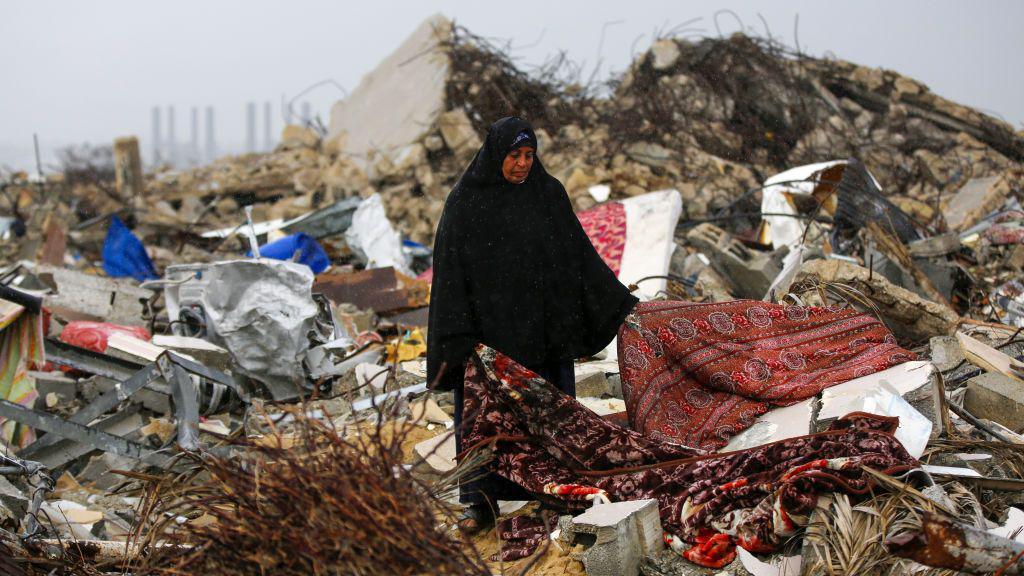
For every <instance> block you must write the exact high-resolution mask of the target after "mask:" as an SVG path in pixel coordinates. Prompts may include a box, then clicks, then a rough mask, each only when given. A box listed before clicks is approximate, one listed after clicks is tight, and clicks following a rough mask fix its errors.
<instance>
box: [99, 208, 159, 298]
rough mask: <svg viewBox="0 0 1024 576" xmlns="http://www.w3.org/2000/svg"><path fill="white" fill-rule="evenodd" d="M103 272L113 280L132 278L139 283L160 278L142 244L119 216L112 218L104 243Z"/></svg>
mask: <svg viewBox="0 0 1024 576" xmlns="http://www.w3.org/2000/svg"><path fill="white" fill-rule="evenodd" d="M103 271H104V272H106V273H107V276H110V277H112V278H122V277H125V276H131V277H132V278H135V279H136V280H138V281H139V282H143V281H145V280H153V279H154V278H159V277H160V275H159V274H157V273H156V268H154V267H153V261H152V260H150V259H149V254H146V248H145V247H144V246H143V245H142V242H140V241H139V239H138V238H137V237H136V236H135V234H133V233H132V231H131V230H129V229H128V227H127V226H125V225H124V222H121V219H120V218H118V217H117V216H112V217H111V218H110V228H108V229H107V239H106V240H104V241H103Z"/></svg>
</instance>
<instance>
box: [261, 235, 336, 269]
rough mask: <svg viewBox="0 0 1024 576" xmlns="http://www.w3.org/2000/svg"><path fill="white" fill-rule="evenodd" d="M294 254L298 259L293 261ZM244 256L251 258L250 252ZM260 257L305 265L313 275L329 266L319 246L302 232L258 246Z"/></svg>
mask: <svg viewBox="0 0 1024 576" xmlns="http://www.w3.org/2000/svg"><path fill="white" fill-rule="evenodd" d="M296 252H298V253H299V258H298V260H293V259H294V258H295V253H296ZM245 255H246V256H248V257H251V256H252V252H251V251H250V252H247V253H246V254H245ZM260 256H262V257H264V258H273V259H274V260H293V261H295V262H298V263H299V264H305V265H306V266H309V269H310V270H312V271H313V274H319V273H321V272H323V271H324V270H327V269H328V268H329V267H330V266H331V260H330V258H328V257H327V253H326V252H324V249H323V248H322V247H321V246H320V244H318V243H317V241H316V240H314V239H313V238H312V237H311V236H308V235H306V234H304V233H302V232H299V233H298V234H292V235H291V236H285V237H284V238H279V239H277V240H275V241H273V242H271V243H269V244H264V245H263V246H260Z"/></svg>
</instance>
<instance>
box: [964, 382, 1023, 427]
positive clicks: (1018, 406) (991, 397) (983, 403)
mask: <svg viewBox="0 0 1024 576" xmlns="http://www.w3.org/2000/svg"><path fill="white" fill-rule="evenodd" d="M964 408H965V409H966V410H967V411H968V412H970V413H971V415H972V416H976V417H978V418H986V419H988V420H992V421H993V422H998V423H999V424H1002V425H1003V426H1006V427H1007V428H1009V429H1010V430H1013V431H1014V432H1018V433H1019V432H1022V431H1024V385H1022V384H1021V383H1020V382H1018V381H1016V380H1013V379H1011V378H1008V377H1007V376H1004V375H1002V374H999V373H996V372H988V373H986V374H982V375H980V376H976V377H974V378H971V379H970V380H968V381H967V394H965V395H964Z"/></svg>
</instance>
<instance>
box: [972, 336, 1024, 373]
mask: <svg viewBox="0 0 1024 576" xmlns="http://www.w3.org/2000/svg"><path fill="white" fill-rule="evenodd" d="M956 339H957V341H958V342H960V349H961V350H963V353H964V356H965V357H966V358H967V361H968V362H970V363H971V364H974V365H975V366H977V367H978V368H981V369H983V370H986V371H988V372H998V373H1000V374H1002V375H1004V376H1006V377H1008V378H1012V379H1014V380H1016V381H1018V382H1021V383H1024V379H1021V375H1020V373H1019V372H1017V370H1020V369H1022V367H1021V366H1020V364H1019V363H1018V362H1017V361H1016V360H1014V359H1013V358H1012V357H1010V356H1008V355H1006V354H1003V353H1002V352H1000V351H999V350H996V349H995V348H993V347H991V346H989V345H988V344H985V343H984V342H981V341H979V340H977V339H975V338H972V337H970V336H968V335H967V334H964V333H963V332H957V333H956Z"/></svg>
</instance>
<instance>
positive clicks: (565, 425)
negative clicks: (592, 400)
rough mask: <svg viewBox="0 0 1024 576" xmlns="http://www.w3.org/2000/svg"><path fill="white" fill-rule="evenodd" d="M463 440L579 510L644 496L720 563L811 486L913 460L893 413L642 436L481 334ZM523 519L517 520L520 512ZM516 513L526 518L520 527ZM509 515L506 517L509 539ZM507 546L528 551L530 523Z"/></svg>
mask: <svg viewBox="0 0 1024 576" xmlns="http://www.w3.org/2000/svg"><path fill="white" fill-rule="evenodd" d="M465 402H466V405H465V414H466V415H467V416H466V421H465V423H464V425H465V427H466V428H465V436H464V437H465V444H464V445H465V446H467V447H469V448H467V449H466V452H469V451H472V450H474V449H476V448H477V447H480V446H493V447H494V451H495V455H496V460H495V464H494V466H495V471H496V472H497V473H498V474H500V475H502V476H504V477H505V478H508V479H509V480H512V481H513V482H516V483H518V484H520V485H522V486H523V487H525V488H526V489H527V490H529V491H530V492H532V493H533V494H535V495H536V496H537V498H538V499H539V500H541V501H542V502H545V503H548V504H551V505H554V506H556V507H558V508H561V509H564V510H569V511H578V510H582V509H584V508H586V507H589V506H590V505H592V503H593V502H594V501H595V500H602V499H607V500H610V501H622V500H638V499H645V498H654V499H656V500H657V501H658V505H659V510H660V513H661V521H662V525H663V527H664V529H665V531H666V541H667V542H668V543H669V544H670V545H671V546H672V547H673V548H674V549H676V550H678V551H679V552H680V553H681V554H683V556H684V557H686V558H688V559H689V560H691V561H694V562H697V563H699V564H702V565H705V566H712V567H714V566H723V565H725V564H727V563H728V562H730V561H731V560H732V558H734V557H735V545H736V544H738V545H740V546H743V547H744V548H746V549H748V550H751V551H757V552H764V551H769V550H772V549H774V548H775V547H777V546H778V544H779V543H780V541H781V540H782V539H784V538H785V537H787V536H788V535H790V534H792V533H794V531H795V530H796V529H797V528H798V527H799V526H802V525H803V524H805V523H806V521H807V517H808V515H809V514H810V512H811V511H812V510H813V509H814V506H815V502H816V500H817V496H818V494H821V493H825V492H834V491H841V492H845V493H849V494H862V493H865V492H866V491H867V490H868V489H869V484H870V477H869V476H868V475H867V474H866V473H865V472H864V471H863V469H862V466H867V467H871V468H873V469H876V470H880V471H883V472H885V473H896V472H899V471H903V470H907V469H910V468H913V467H915V466H916V465H917V462H916V461H915V460H914V459H913V458H912V457H911V456H910V455H908V454H907V452H906V451H905V450H904V449H903V446H902V445H901V444H900V443H899V442H898V441H897V440H896V439H895V438H894V437H893V435H892V433H893V431H894V430H895V428H896V426H897V424H898V422H897V421H896V419H894V418H883V417H879V416H874V415H870V414H862V413H857V414H850V415H847V416H846V417H844V418H841V419H839V420H837V421H836V422H835V423H834V424H833V427H832V429H831V430H829V431H827V432H822V433H819V434H813V435H810V436H803V437H799V438H792V439H789V440H784V441H782V442H777V443H774V444H768V445H765V446H759V447H756V448H752V449H749V450H744V451H740V452H733V453H728V454H708V453H707V452H705V451H703V450H701V449H697V448H692V447H688V446H684V445H682V444H677V443H674V442H671V441H669V440H666V439H664V438H663V437H659V438H650V437H647V436H644V435H643V434H641V433H639V432H636V431H633V430H629V429H626V428H622V427H619V426H616V425H615V424H612V423H610V422H608V421H606V420H605V419H602V418H601V417H599V416H597V415H596V414H594V413H593V412H591V411H590V410H588V409H587V408H586V407H584V406H583V405H581V404H580V403H578V402H577V401H576V400H575V399H573V398H571V397H569V396H566V395H564V394H563V393H561V392H560V391H558V390H557V389H556V388H554V387H553V386H551V385H550V384H548V383H547V382H546V381H544V380H543V379H542V378H540V377H538V376H537V375H536V374H534V373H533V372H531V371H529V370H527V369H526V368H524V367H522V366H520V365H519V364H517V363H516V362H514V361H512V360H511V359H510V358H508V357H507V356H504V355H503V354H501V353H499V352H497V351H495V350H493V349H491V348H488V347H486V346H483V345H480V346H478V348H477V350H476V354H475V355H474V356H473V357H472V358H471V359H470V361H469V362H468V364H467V368H466V381H465ZM520 522H526V521H520ZM526 527H527V526H526V524H524V528H526ZM514 528H515V527H509V526H505V527H502V528H499V529H503V530H506V536H507V537H509V538H511V539H515V536H516V533H515V530H514ZM528 528H529V529H530V534H529V535H527V537H525V538H523V539H519V540H518V541H517V544H522V545H524V546H525V547H524V546H514V547H511V548H510V550H509V551H508V552H509V553H510V554H509V555H508V556H507V557H506V558H505V559H506V560H508V559H510V558H512V557H513V555H514V556H519V557H521V556H523V555H525V554H527V553H528V552H529V551H530V550H532V548H533V547H535V545H536V543H539V541H540V540H539V539H538V538H537V534H536V526H535V525H533V524H530V525H529V526H528Z"/></svg>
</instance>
